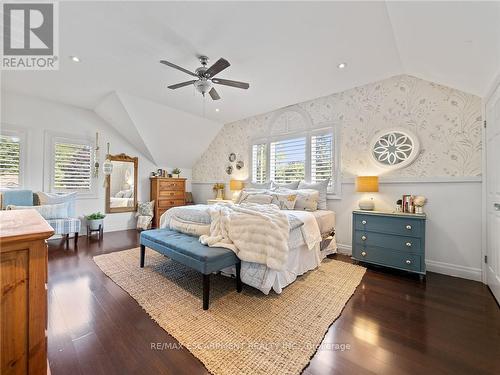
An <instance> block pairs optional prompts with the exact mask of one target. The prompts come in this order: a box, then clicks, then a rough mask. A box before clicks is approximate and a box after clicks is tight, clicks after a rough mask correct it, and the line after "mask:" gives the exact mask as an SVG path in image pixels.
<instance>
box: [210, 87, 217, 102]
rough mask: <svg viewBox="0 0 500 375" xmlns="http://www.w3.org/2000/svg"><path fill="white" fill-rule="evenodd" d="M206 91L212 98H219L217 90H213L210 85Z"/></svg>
mask: <svg viewBox="0 0 500 375" xmlns="http://www.w3.org/2000/svg"><path fill="white" fill-rule="evenodd" d="M208 93H209V94H210V96H211V97H212V99H213V100H219V99H220V96H219V94H218V93H217V91H216V90H215V88H214V87H212V88H211V89H210V91H209V92H208Z"/></svg>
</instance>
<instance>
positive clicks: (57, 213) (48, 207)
mask: <svg viewBox="0 0 500 375" xmlns="http://www.w3.org/2000/svg"><path fill="white" fill-rule="evenodd" d="M68 207H69V203H68V202H66V203H58V204H44V205H42V206H16V205H13V204H10V205H8V206H7V210H29V209H34V210H37V211H38V213H39V214H40V215H42V217H43V218H44V219H45V220H52V219H67V218H68V217H69V215H68Z"/></svg>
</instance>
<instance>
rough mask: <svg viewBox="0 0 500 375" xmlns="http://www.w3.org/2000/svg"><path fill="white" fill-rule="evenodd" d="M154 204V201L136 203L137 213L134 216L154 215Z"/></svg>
mask: <svg viewBox="0 0 500 375" xmlns="http://www.w3.org/2000/svg"><path fill="white" fill-rule="evenodd" d="M154 205H155V201H151V202H143V203H137V213H136V214H135V216H151V217H153V215H154V210H153V208H154Z"/></svg>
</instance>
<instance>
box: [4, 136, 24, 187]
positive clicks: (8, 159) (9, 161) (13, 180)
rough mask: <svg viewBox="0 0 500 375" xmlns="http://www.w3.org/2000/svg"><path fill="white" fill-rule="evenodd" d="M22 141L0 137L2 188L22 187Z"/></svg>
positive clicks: (17, 138)
mask: <svg viewBox="0 0 500 375" xmlns="http://www.w3.org/2000/svg"><path fill="white" fill-rule="evenodd" d="M20 143H21V142H20V139H19V137H15V136H8V135H0V188H18V187H20V164H21V151H20Z"/></svg>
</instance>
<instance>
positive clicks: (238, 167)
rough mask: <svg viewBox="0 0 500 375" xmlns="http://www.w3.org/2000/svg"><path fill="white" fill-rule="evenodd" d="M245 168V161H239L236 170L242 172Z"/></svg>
mask: <svg viewBox="0 0 500 375" xmlns="http://www.w3.org/2000/svg"><path fill="white" fill-rule="evenodd" d="M244 166H245V163H243V160H239V161H238V162H237V163H236V169H237V170H240V169H241V168H243V167H244Z"/></svg>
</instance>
